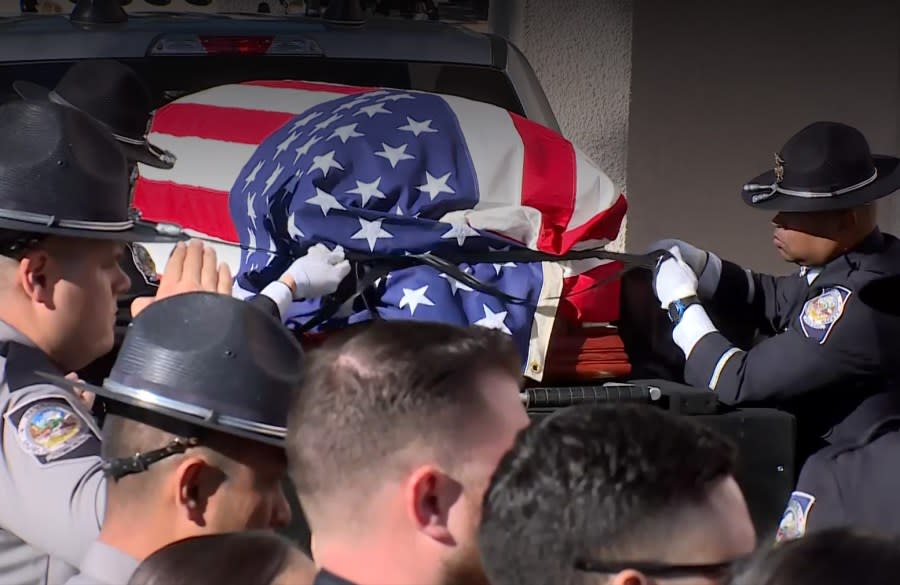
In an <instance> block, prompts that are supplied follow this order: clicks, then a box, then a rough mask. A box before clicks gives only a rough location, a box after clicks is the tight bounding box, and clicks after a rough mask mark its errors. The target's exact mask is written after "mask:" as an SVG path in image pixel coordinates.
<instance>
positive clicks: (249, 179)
mask: <svg viewBox="0 0 900 585" xmlns="http://www.w3.org/2000/svg"><path fill="white" fill-rule="evenodd" d="M262 168H263V161H259V162H258V163H256V166H255V167H253V170H252V171H250V174H249V175H247V178H246V179H244V188H243V189H241V191H245V190H246V189H247V187H249V186H250V183H252V182H253V181H255V180H256V176H257V175H258V174H259V171H260V169H262Z"/></svg>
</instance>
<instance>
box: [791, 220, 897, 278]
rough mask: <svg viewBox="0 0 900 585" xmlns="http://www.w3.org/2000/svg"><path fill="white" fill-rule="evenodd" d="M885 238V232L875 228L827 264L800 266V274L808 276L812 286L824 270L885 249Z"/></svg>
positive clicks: (844, 264) (826, 270)
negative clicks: (856, 244) (851, 247)
mask: <svg viewBox="0 0 900 585" xmlns="http://www.w3.org/2000/svg"><path fill="white" fill-rule="evenodd" d="M884 246H885V239H884V234H882V233H881V230H879V229H878V228H875V229H874V230H873V231H872V233H870V234H869V235H868V236H866V237H865V238H864V239H863V240H862V241H861V242H860V243H859V245H858V246H856V247H855V248H853V249H852V250H849V251H847V252H846V253H844V254H841V255H840V256H838V257H837V258H835V259H834V260H832V261H831V262H829V263H827V264H825V265H824V266H802V267H800V276H801V277H805V278H806V283H807V284H808V285H809V286H812V284H813V282H815V280H816V279H817V278H818V277H819V275H820V274H822V273H823V272H828V271H830V270H831V269H834V268H836V267H839V266H841V265H843V266H846V265H847V262H848V261H849V262H850V263H851V264H853V263H854V259H856V258H857V257H858V256H860V255H866V254H875V253H878V252H881V251H882V250H884Z"/></svg>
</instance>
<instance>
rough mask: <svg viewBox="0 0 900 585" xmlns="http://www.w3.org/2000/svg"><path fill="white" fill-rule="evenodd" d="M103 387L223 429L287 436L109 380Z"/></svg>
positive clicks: (278, 429)
mask: <svg viewBox="0 0 900 585" xmlns="http://www.w3.org/2000/svg"><path fill="white" fill-rule="evenodd" d="M103 387H104V388H106V389H108V390H112V391H113V392H116V393H118V394H121V395H123V396H127V397H128V398H131V399H132V400H136V401H138V402H143V403H145V404H149V405H151V406H157V407H159V408H165V409H167V410H172V411H175V412H178V413H180V414H184V415H187V416H192V417H196V418H198V419H201V420H203V421H206V422H212V423H215V424H218V425H221V426H223V427H229V428H232V429H238V430H241V431H247V432H251V433H257V434H260V435H266V436H269V437H278V438H282V439H283V438H284V437H286V436H287V429H285V428H284V427H279V426H275V425H267V424H264V423H260V422H256V421H252V420H247V419H245V418H240V417H235V416H227V415H220V414H218V413H216V412H215V411H213V410H211V409H209V408H204V407H202V406H197V405H194V404H188V403H187V402H182V401H180V400H175V399H172V398H166V397H165V396H160V395H159V394H156V393H154V392H151V391H149V390H142V389H140V388H133V387H131V386H126V385H125V384H120V383H118V382H114V381H112V380H110V379H109V378H107V379H106V380H104V381H103Z"/></svg>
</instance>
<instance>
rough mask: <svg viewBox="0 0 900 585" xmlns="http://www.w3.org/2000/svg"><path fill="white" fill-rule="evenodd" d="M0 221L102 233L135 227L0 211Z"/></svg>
mask: <svg viewBox="0 0 900 585" xmlns="http://www.w3.org/2000/svg"><path fill="white" fill-rule="evenodd" d="M0 219H9V220H12V221H21V222H25V223H33V224H37V225H45V226H47V227H60V228H69V229H73V230H93V231H102V232H124V231H127V230H130V229H131V228H133V227H134V221H132V220H130V219H128V220H125V221H83V220H78V219H59V218H57V217H56V216H55V215H46V214H43V213H31V212H28V211H16V210H13V209H0Z"/></svg>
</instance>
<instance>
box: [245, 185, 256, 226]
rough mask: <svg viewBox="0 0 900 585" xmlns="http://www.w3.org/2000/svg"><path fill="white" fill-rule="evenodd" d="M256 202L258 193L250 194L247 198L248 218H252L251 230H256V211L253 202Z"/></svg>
mask: <svg viewBox="0 0 900 585" xmlns="http://www.w3.org/2000/svg"><path fill="white" fill-rule="evenodd" d="M254 201H256V192H255V191H254V192H253V193H250V197H247V217H249V218H250V226H251V227H250V229H251V230H253V229H256V210H255V209H253V202H254Z"/></svg>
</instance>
